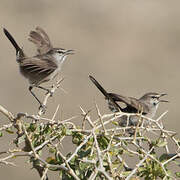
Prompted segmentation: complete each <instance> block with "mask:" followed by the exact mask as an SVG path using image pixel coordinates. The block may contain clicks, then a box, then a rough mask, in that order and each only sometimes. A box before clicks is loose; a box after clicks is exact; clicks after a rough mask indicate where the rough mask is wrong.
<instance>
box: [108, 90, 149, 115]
mask: <svg viewBox="0 0 180 180" xmlns="http://www.w3.org/2000/svg"><path fill="white" fill-rule="evenodd" d="M109 96H111V98H112V99H113V100H114V101H115V102H123V103H125V104H126V107H125V108H124V109H123V110H122V111H123V112H133V113H137V112H141V111H143V114H144V115H145V114H147V113H148V112H149V108H148V106H147V105H146V104H144V103H142V102H140V101H139V100H138V99H136V98H132V97H125V96H122V95H119V94H114V93H109Z"/></svg>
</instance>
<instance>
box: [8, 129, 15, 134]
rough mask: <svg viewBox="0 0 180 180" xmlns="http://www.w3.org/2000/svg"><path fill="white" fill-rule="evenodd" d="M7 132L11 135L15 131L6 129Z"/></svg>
mask: <svg viewBox="0 0 180 180" xmlns="http://www.w3.org/2000/svg"><path fill="white" fill-rule="evenodd" d="M6 132H7V133H9V134H14V131H13V130H12V129H11V128H8V129H6Z"/></svg>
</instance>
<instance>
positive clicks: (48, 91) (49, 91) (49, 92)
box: [46, 89, 53, 97]
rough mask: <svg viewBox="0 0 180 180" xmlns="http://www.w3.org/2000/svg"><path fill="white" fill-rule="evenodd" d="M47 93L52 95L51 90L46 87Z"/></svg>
mask: <svg viewBox="0 0 180 180" xmlns="http://www.w3.org/2000/svg"><path fill="white" fill-rule="evenodd" d="M47 94H50V97H52V96H53V92H52V91H51V90H49V89H47V93H46V95H47Z"/></svg>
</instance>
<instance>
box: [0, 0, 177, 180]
mask: <svg viewBox="0 0 180 180" xmlns="http://www.w3.org/2000/svg"><path fill="white" fill-rule="evenodd" d="M179 7H180V1H178V0H175V1H166V0H159V1H156V0H149V1H143V0H139V1H137V0H129V1H127V0H122V1H118V0H115V1H108V0H98V1H97V0H91V1H84V0H77V1H74V0H69V1H62V0H51V1H50V0H31V1H24V0H13V1H10V0H1V6H0V25H1V27H6V28H7V29H8V30H9V31H10V32H11V33H12V35H13V36H14V37H15V39H16V40H17V42H18V43H19V45H20V46H21V47H23V49H24V51H25V52H26V54H27V55H29V56H32V55H34V54H35V53H36V49H35V46H34V45H33V44H32V43H31V42H29V41H28V40H27V37H28V34H29V31H30V30H33V29H35V27H36V26H41V27H43V28H44V29H45V30H46V32H47V33H48V35H49V36H50V39H51V41H52V43H53V45H54V46H55V47H63V48H67V49H68V48H69V49H74V50H75V51H76V54H75V55H73V56H70V57H68V58H67V61H66V62H65V63H64V65H63V72H62V73H61V77H62V76H63V77H65V80H64V81H63V82H62V87H63V89H65V91H66V92H67V93H64V92H63V91H61V90H58V91H56V93H55V94H54V96H53V97H52V98H51V99H49V103H48V111H47V113H46V117H48V118H51V117H52V116H53V113H54V112H55V109H56V107H57V105H58V104H60V112H59V114H58V117H57V118H61V119H66V118H70V117H72V116H75V115H78V116H79V118H77V119H76V120H74V122H75V123H77V124H78V123H80V120H81V119H82V118H81V116H80V114H81V112H80V109H79V106H82V107H83V108H84V109H85V110H90V109H92V110H94V109H95V108H94V102H96V103H97V104H98V106H99V108H100V110H101V113H102V114H103V113H109V110H108V109H107V105H106V103H105V100H104V97H103V95H102V94H101V93H100V92H99V91H98V90H97V89H96V88H95V86H94V85H93V84H92V83H91V82H90V80H89V78H88V75H89V74H91V75H93V76H94V77H95V78H96V79H97V80H98V81H99V82H100V83H101V84H102V85H103V86H104V88H105V89H106V90H108V91H110V92H114V93H119V94H123V95H127V96H133V97H137V98H139V97H140V96H142V95H143V94H144V93H146V92H151V91H153V92H160V93H161V92H162V93H164V92H165V93H167V94H168V96H167V97H166V98H167V99H168V100H169V101H170V103H168V104H165V103H164V104H161V106H160V108H159V110H158V113H157V116H156V117H158V116H159V115H161V114H162V113H163V112H164V111H166V110H168V111H169V112H168V114H167V115H166V116H165V117H164V119H163V121H164V124H165V126H166V127H168V129H169V130H174V131H177V132H179V127H180V120H179V117H180V111H179V104H180V94H179V92H180V85H179V75H180V71H179V69H180V21H179V19H180V11H179ZM0 48H1V53H0V60H1V62H0V83H1V88H0V104H1V105H3V106H4V107H6V108H7V109H8V110H9V111H11V112H12V113H14V114H16V113H18V112H28V113H29V114H32V113H34V112H37V109H38V104H37V102H36V101H35V99H34V98H33V97H32V96H31V94H30V93H29V92H28V83H27V81H26V80H25V79H24V78H23V77H22V76H21V75H20V73H19V70H18V65H17V63H16V61H15V50H14V49H13V47H12V45H11V44H10V42H9V41H8V40H7V39H6V37H5V36H4V34H3V32H2V31H0ZM49 85H51V83H49V84H45V86H46V87H47V86H49ZM36 93H37V94H38V96H39V97H40V98H41V99H42V98H43V95H44V94H43V93H42V92H39V90H36ZM94 112H95V110H94ZM3 124H8V120H7V119H6V118H5V117H4V116H2V115H1V114H0V127H1V126H2V125H3ZM9 139H12V137H11V136H10V137H9ZM9 139H6V140H5V139H0V151H3V150H6V148H7V147H8V146H9V144H10V143H11V142H10V141H9ZM7 145H8V146H7ZM68 150H69V149H68V143H67V145H66V146H65V147H64V151H66V152H68ZM23 159H24V158H22V163H20V162H19V161H17V167H10V168H9V167H7V166H1V167H0V174H1V178H0V179H11V178H13V179H14V180H16V179H26V180H30V179H39V177H38V174H37V172H36V171H34V170H30V168H31V165H30V164H28V163H26V164H23V162H24V160H23Z"/></svg>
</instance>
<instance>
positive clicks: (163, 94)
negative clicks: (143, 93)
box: [159, 93, 169, 102]
mask: <svg viewBox="0 0 180 180" xmlns="http://www.w3.org/2000/svg"><path fill="white" fill-rule="evenodd" d="M166 95H167V94H165V93H162V94H160V96H159V97H160V98H161V97H162V96H166ZM159 102H169V101H167V100H163V99H162V100H159Z"/></svg>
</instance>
